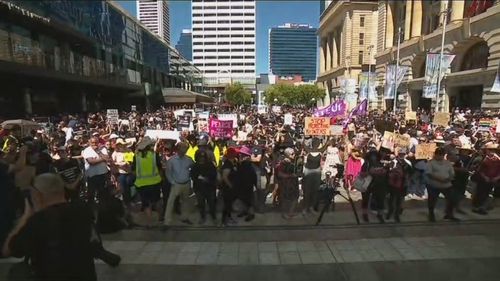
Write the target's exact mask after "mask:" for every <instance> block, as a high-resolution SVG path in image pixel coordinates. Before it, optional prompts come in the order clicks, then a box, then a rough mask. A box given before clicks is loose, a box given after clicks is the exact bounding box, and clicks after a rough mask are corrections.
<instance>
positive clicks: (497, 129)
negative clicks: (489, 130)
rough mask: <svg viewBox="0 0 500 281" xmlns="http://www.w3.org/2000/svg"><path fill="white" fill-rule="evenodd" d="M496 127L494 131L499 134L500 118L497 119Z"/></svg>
mask: <svg viewBox="0 0 500 281" xmlns="http://www.w3.org/2000/svg"><path fill="white" fill-rule="evenodd" d="M496 125H497V128H496V132H497V134H500V119H497V124H496Z"/></svg>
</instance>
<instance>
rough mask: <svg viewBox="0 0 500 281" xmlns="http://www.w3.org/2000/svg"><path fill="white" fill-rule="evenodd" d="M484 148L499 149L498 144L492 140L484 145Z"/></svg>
mask: <svg viewBox="0 0 500 281" xmlns="http://www.w3.org/2000/svg"><path fill="white" fill-rule="evenodd" d="M483 148H484V149H498V144H496V143H492V142H488V143H486V144H485V145H484V147H483Z"/></svg>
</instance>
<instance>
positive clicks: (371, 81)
mask: <svg viewBox="0 0 500 281" xmlns="http://www.w3.org/2000/svg"><path fill="white" fill-rule="evenodd" d="M376 82H377V76H376V75H375V73H373V72H363V73H361V74H360V75H359V99H360V100H363V99H369V100H370V101H376V100H377V92H376V90H375V86H376Z"/></svg>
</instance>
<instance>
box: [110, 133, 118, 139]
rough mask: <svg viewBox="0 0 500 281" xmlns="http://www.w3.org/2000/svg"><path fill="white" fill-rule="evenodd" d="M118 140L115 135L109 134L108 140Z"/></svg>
mask: <svg viewBox="0 0 500 281" xmlns="http://www.w3.org/2000/svg"><path fill="white" fill-rule="evenodd" d="M117 138H118V135H117V134H111V135H110V136H109V139H117Z"/></svg>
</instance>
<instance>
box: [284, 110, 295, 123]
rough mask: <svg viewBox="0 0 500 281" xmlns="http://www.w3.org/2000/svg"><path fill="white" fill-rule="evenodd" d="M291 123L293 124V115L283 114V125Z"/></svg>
mask: <svg viewBox="0 0 500 281" xmlns="http://www.w3.org/2000/svg"><path fill="white" fill-rule="evenodd" d="M292 123H293V115H292V114H290V113H287V114H285V120H284V124H285V125H292Z"/></svg>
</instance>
